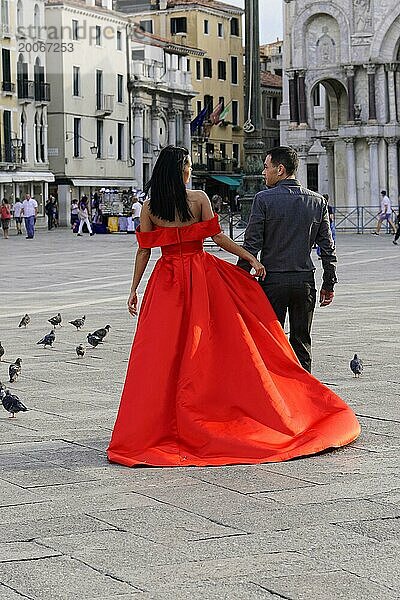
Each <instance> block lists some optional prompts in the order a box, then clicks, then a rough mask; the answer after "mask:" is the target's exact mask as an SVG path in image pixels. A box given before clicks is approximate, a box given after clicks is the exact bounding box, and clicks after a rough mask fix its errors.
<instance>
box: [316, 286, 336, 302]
mask: <svg viewBox="0 0 400 600" xmlns="http://www.w3.org/2000/svg"><path fill="white" fill-rule="evenodd" d="M334 295H335V292H333V291H332V292H328V291H327V290H324V289H321V291H320V293H319V305H320V306H329V304H331V303H332V300H333V297H334Z"/></svg>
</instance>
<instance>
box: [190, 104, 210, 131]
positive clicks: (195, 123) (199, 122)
mask: <svg viewBox="0 0 400 600" xmlns="http://www.w3.org/2000/svg"><path fill="white" fill-rule="evenodd" d="M207 112H208V106H206V107H204V108H203V110H202V111H200V112H199V114H198V115H197V117H195V118H194V119H193V121H192V122H191V123H190V133H191V134H192V135H193V134H194V132H195V131H196V129H197V128H198V127H201V126H202V125H203V123H204V119H205V118H206V116H207Z"/></svg>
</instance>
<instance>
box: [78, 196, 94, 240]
mask: <svg viewBox="0 0 400 600" xmlns="http://www.w3.org/2000/svg"><path fill="white" fill-rule="evenodd" d="M78 216H79V229H78V235H79V236H81V235H82V229H83V225H86V227H87V229H88V232H89V235H93V231H92V227H91V225H90V221H89V211H88V199H87V196H82V198H81V201H80V202H79V210H78Z"/></svg>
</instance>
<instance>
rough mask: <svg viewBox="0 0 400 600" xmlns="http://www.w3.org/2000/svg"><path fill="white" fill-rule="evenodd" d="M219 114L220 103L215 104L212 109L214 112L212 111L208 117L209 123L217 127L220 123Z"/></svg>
mask: <svg viewBox="0 0 400 600" xmlns="http://www.w3.org/2000/svg"><path fill="white" fill-rule="evenodd" d="M221 112H222V102H220V103H219V104H217V106H216V107H215V108H214V110H213V111H212V113H211V115H210V121H211V123H212V124H213V125H218V123H219V122H220V120H221V118H220V115H221Z"/></svg>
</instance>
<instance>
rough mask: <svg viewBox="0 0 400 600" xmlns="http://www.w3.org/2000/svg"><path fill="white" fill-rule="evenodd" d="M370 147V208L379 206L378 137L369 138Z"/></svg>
mask: <svg viewBox="0 0 400 600" xmlns="http://www.w3.org/2000/svg"><path fill="white" fill-rule="evenodd" d="M367 143H368V146H369V182H370V183H369V186H370V199H369V204H370V206H374V205H377V204H379V202H380V196H379V158H378V143H379V139H378V138H377V137H369V138H367Z"/></svg>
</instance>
